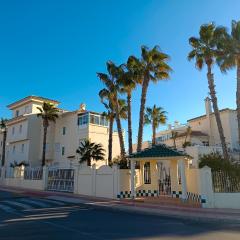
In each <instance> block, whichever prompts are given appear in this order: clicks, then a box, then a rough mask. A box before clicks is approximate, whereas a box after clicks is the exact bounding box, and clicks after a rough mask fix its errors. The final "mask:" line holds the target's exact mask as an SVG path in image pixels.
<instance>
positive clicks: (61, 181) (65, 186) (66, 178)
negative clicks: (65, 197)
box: [47, 168, 74, 192]
mask: <svg viewBox="0 0 240 240" xmlns="http://www.w3.org/2000/svg"><path fill="white" fill-rule="evenodd" d="M47 189H48V190H49V191H59V192H73V190H74V169H71V168H70V169H69V168H68V169H63V168H60V169H59V168H50V169H49V170H48V185H47Z"/></svg>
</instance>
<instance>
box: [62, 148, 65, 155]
mask: <svg viewBox="0 0 240 240" xmlns="http://www.w3.org/2000/svg"><path fill="white" fill-rule="evenodd" d="M64 154H65V147H64V146H62V156H63V155H64Z"/></svg>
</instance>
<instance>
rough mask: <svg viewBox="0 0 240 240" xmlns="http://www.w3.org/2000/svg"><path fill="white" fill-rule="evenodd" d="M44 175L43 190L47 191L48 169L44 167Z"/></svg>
mask: <svg viewBox="0 0 240 240" xmlns="http://www.w3.org/2000/svg"><path fill="white" fill-rule="evenodd" d="M42 171H43V175H42V181H43V190H47V187H48V167H47V166H43V170H42Z"/></svg>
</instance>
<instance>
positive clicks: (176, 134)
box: [171, 130, 178, 149]
mask: <svg viewBox="0 0 240 240" xmlns="http://www.w3.org/2000/svg"><path fill="white" fill-rule="evenodd" d="M171 134H172V137H171V139H172V140H173V147H174V148H175V149H177V144H176V140H177V138H178V132H177V131H174V130H173V131H172V132H171Z"/></svg>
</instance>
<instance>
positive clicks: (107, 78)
mask: <svg viewBox="0 0 240 240" xmlns="http://www.w3.org/2000/svg"><path fill="white" fill-rule="evenodd" d="M107 71H108V74H105V73H97V76H98V77H99V79H100V80H101V81H102V82H103V83H104V84H105V86H106V89H107V90H108V91H109V101H110V103H111V105H112V106H113V107H114V108H115V113H116V122H117V129H118V136H119V143H120V149H121V157H122V159H125V158H126V156H125V146H124V140H123V131H122V124H121V118H120V107H119V102H118V92H119V83H118V82H119V77H120V75H121V74H122V68H121V67H119V66H116V65H115V64H114V63H113V62H111V61H108V62H107Z"/></svg>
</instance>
